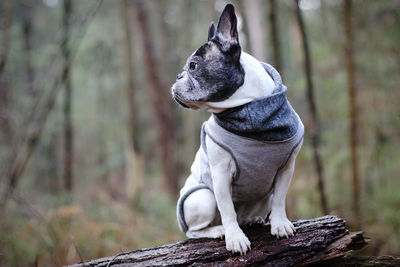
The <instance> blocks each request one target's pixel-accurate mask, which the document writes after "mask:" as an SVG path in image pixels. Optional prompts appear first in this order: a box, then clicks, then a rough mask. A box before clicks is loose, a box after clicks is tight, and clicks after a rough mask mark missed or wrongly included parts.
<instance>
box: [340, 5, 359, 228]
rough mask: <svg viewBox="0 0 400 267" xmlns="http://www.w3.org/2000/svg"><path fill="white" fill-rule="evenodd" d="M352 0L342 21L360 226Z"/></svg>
mask: <svg viewBox="0 0 400 267" xmlns="http://www.w3.org/2000/svg"><path fill="white" fill-rule="evenodd" d="M351 17H352V1H351V0H346V1H344V23H345V33H346V47H345V50H346V71H347V84H348V93H349V112H350V114H349V116H350V153H351V174H352V181H353V211H354V216H355V224H356V225H357V227H359V226H360V222H361V215H360V189H359V188H360V177H359V173H358V157H357V138H358V133H357V132H358V114H357V101H356V99H357V90H356V83H355V67H354V57H353V31H352V25H351V24H352V23H351Z"/></svg>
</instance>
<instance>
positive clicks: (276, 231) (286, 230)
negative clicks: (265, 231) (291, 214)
mask: <svg viewBox="0 0 400 267" xmlns="http://www.w3.org/2000/svg"><path fill="white" fill-rule="evenodd" d="M270 222H271V234H272V235H274V236H276V237H277V238H279V237H286V238H288V237H289V236H293V235H294V232H296V228H295V227H294V226H293V224H292V223H291V222H290V221H289V220H288V218H286V217H272V218H271V220H270Z"/></svg>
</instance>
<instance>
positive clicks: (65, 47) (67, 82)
mask: <svg viewBox="0 0 400 267" xmlns="http://www.w3.org/2000/svg"><path fill="white" fill-rule="evenodd" d="M63 11H64V13H63V30H64V37H63V42H62V46H61V52H62V55H63V58H64V68H63V74H62V81H61V82H62V84H64V89H65V94H64V157H63V160H64V170H63V181H64V188H65V190H67V191H72V189H73V183H74V182H73V180H74V178H73V159H74V157H73V156H74V154H73V146H74V143H73V126H72V116H71V101H72V87H71V60H70V54H71V53H70V47H69V35H70V24H71V23H70V21H71V16H72V14H71V13H72V1H71V0H64V5H63Z"/></svg>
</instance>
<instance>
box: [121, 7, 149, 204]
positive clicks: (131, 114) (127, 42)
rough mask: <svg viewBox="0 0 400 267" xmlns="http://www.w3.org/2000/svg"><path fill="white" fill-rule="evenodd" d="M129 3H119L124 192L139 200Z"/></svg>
mask: <svg viewBox="0 0 400 267" xmlns="http://www.w3.org/2000/svg"><path fill="white" fill-rule="evenodd" d="M129 9H130V5H129V1H128V0H124V1H122V2H121V3H120V18H121V24H122V30H123V38H122V42H121V45H122V52H123V62H124V65H123V71H124V76H125V84H124V88H125V90H124V91H125V97H126V100H127V105H128V139H129V151H128V166H127V168H126V169H127V172H126V182H127V186H126V193H127V195H128V196H130V197H132V198H134V199H135V200H136V201H138V200H139V197H140V192H141V189H142V187H143V170H142V164H141V162H142V160H141V158H140V155H139V153H138V151H137V147H136V145H135V143H136V124H137V121H136V115H137V110H136V105H135V94H134V91H135V86H134V80H133V72H134V71H133V62H132V54H133V49H132V41H131V36H132V34H131V27H130V24H131V23H130V16H129V15H130V12H129Z"/></svg>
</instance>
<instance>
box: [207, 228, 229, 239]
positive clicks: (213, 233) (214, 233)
mask: <svg viewBox="0 0 400 267" xmlns="http://www.w3.org/2000/svg"><path fill="white" fill-rule="evenodd" d="M224 235H225V229H224V227H223V226H222V225H218V226H212V227H210V237H211V238H221V239H222V238H224Z"/></svg>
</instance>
